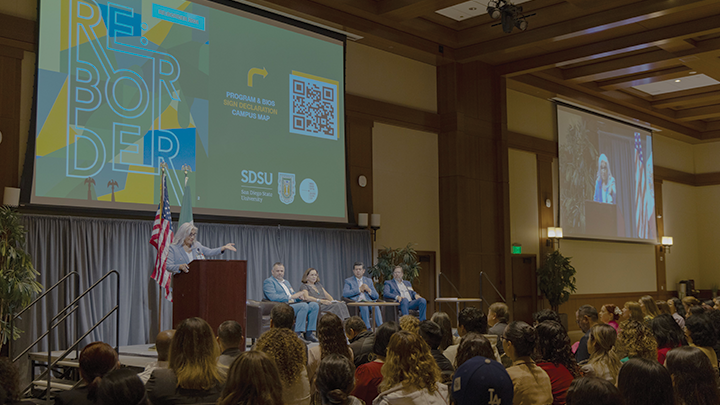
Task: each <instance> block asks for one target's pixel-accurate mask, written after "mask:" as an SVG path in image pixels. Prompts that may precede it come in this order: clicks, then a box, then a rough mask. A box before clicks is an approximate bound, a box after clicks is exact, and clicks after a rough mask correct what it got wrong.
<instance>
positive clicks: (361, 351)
mask: <svg viewBox="0 0 720 405" xmlns="http://www.w3.org/2000/svg"><path fill="white" fill-rule="evenodd" d="M345 336H346V337H347V339H348V342H349V343H350V350H352V352H353V362H354V363H355V367H360V366H361V365H363V364H365V363H367V362H369V361H370V359H369V358H368V357H369V356H370V353H372V347H373V343H374V342H375V335H374V334H373V333H372V331H369V330H367V329H366V328H365V322H363V320H362V318H360V317H359V316H353V317H350V318H348V319H347V320H346V321H345Z"/></svg>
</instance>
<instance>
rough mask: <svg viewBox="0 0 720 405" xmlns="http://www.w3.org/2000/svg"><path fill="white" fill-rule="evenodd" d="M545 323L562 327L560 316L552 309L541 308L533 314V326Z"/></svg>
mask: <svg viewBox="0 0 720 405" xmlns="http://www.w3.org/2000/svg"><path fill="white" fill-rule="evenodd" d="M545 321H555V322H557V323H559V324H560V325H562V321H561V320H560V315H558V313H557V312H555V311H553V310H552V309H548V308H543V309H541V310H539V311H537V312H535V313H534V314H533V322H534V323H533V326H538V325H539V324H540V323H542V322H545Z"/></svg>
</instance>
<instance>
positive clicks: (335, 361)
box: [315, 353, 363, 405]
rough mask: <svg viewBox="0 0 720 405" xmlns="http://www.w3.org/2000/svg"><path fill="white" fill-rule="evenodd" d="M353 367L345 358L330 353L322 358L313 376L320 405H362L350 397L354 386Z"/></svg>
mask: <svg viewBox="0 0 720 405" xmlns="http://www.w3.org/2000/svg"><path fill="white" fill-rule="evenodd" d="M354 376H355V366H354V365H353V363H352V361H351V360H350V359H348V358H347V357H346V356H343V355H340V354H337V353H332V354H328V355H327V356H325V357H323V359H322V361H321V362H320V366H319V367H318V370H317V374H316V376H315V390H316V392H317V393H318V396H319V397H320V403H321V405H331V404H333V405H335V404H337V405H362V404H363V403H362V401H360V400H359V399H357V398H355V397H354V396H352V395H350V392H351V391H352V390H353V388H354V386H355V380H354Z"/></svg>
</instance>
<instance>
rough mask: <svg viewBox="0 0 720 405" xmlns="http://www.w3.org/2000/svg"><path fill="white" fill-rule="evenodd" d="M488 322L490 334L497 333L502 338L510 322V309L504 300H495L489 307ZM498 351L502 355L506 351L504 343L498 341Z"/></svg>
mask: <svg viewBox="0 0 720 405" xmlns="http://www.w3.org/2000/svg"><path fill="white" fill-rule="evenodd" d="M487 322H488V326H489V327H490V329H488V334H490V335H495V336H497V337H498V340H500V336H502V335H503V332H505V328H506V327H507V324H508V322H510V309H509V308H508V306H507V304H505V303H504V302H495V303H493V304H492V305H490V308H488V316H487ZM495 346H497V351H498V353H499V354H500V356H502V355H503V353H505V351H504V350H503V348H502V343H499V342H498V343H497V344H496V345H495Z"/></svg>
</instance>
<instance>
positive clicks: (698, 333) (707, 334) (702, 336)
mask: <svg viewBox="0 0 720 405" xmlns="http://www.w3.org/2000/svg"><path fill="white" fill-rule="evenodd" d="M685 336H686V337H687V339H688V343H692V344H694V345H695V346H698V347H712V346H715V344H716V343H717V332H716V330H715V327H714V326H713V325H712V322H711V321H710V317H709V316H708V315H707V314H701V315H693V316H691V317H689V318H688V319H687V320H686V321H685Z"/></svg>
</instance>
